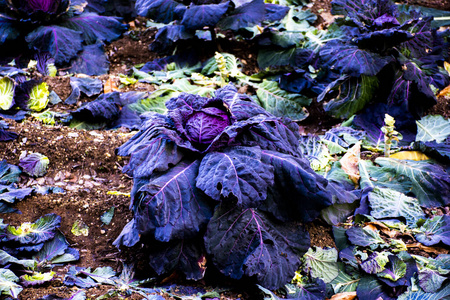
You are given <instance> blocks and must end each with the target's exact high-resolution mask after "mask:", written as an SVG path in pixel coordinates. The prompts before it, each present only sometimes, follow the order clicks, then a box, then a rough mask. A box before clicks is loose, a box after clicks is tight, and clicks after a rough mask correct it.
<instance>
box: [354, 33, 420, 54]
mask: <svg viewBox="0 0 450 300" xmlns="http://www.w3.org/2000/svg"><path fill="white" fill-rule="evenodd" d="M413 37H414V36H413V35H412V34H411V33H409V32H407V31H403V30H399V29H397V28H389V29H384V30H377V31H372V32H369V33H365V34H362V35H361V36H360V37H358V38H356V39H355V43H356V44H357V45H358V47H360V48H361V49H370V50H372V51H376V52H377V53H380V52H381V53H383V52H384V51H386V49H389V48H392V47H395V46H397V45H399V44H401V43H402V42H405V41H408V40H410V39H412V38H413Z"/></svg>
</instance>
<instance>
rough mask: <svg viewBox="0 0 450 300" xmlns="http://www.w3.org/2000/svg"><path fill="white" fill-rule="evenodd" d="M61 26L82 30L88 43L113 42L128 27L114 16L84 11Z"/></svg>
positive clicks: (83, 36)
mask: <svg viewBox="0 0 450 300" xmlns="http://www.w3.org/2000/svg"><path fill="white" fill-rule="evenodd" d="M61 26H64V27H67V28H70V29H73V30H75V31H80V32H81V33H82V35H81V37H82V38H83V40H84V42H85V43H86V44H88V45H89V44H94V43H96V42H97V40H100V41H106V42H112V41H114V40H116V39H118V38H119V37H120V36H121V35H122V33H123V32H125V30H126V29H127V26H126V25H123V24H122V23H121V22H119V21H118V20H117V19H116V18H114V17H106V16H99V15H97V14H96V13H83V14H81V15H79V16H74V17H72V18H70V19H67V20H66V21H65V22H62V23H61Z"/></svg>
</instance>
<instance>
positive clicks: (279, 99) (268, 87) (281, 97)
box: [256, 80, 312, 121]
mask: <svg viewBox="0 0 450 300" xmlns="http://www.w3.org/2000/svg"><path fill="white" fill-rule="evenodd" d="M256 88H257V91H256V95H257V96H258V101H259V103H260V105H261V106H262V107H263V108H264V109H265V110H267V111H268V112H270V113H272V114H274V115H275V116H278V117H283V116H285V117H288V118H291V119H293V120H298V121H301V120H304V119H306V117H307V116H308V115H309V113H308V112H307V110H306V108H305V106H308V105H310V104H311V101H312V99H311V98H307V97H305V96H302V95H300V94H293V93H289V92H286V91H284V90H282V89H280V87H279V85H278V83H276V82H275V81H268V80H265V81H263V82H262V83H261V84H258V85H257V86H256Z"/></svg>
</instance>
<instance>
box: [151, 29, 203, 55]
mask: <svg viewBox="0 0 450 300" xmlns="http://www.w3.org/2000/svg"><path fill="white" fill-rule="evenodd" d="M194 36H195V31H193V30H188V29H187V28H186V27H184V26H183V25H167V26H164V27H163V28H161V29H160V30H158V33H156V35H155V41H154V42H153V43H151V44H150V50H151V51H155V52H164V51H168V50H169V49H171V47H172V46H173V44H174V43H175V42H176V41H178V40H188V39H191V38H193V37H194Z"/></svg>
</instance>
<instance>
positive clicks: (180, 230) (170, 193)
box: [133, 160, 212, 242]
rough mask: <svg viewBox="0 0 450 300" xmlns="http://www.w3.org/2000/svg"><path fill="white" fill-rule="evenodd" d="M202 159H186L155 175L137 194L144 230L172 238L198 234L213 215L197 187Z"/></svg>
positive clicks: (137, 212) (139, 225)
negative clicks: (196, 182) (196, 181)
mask: <svg viewBox="0 0 450 300" xmlns="http://www.w3.org/2000/svg"><path fill="white" fill-rule="evenodd" d="M199 166H200V161H199V160H195V161H182V162H180V163H178V164H177V165H176V166H175V167H173V168H171V169H169V170H168V171H166V172H164V173H161V174H158V176H154V177H153V178H151V179H150V180H149V181H148V183H147V184H145V185H143V186H142V187H141V188H140V189H139V191H138V192H137V193H136V194H135V195H134V198H135V199H134V203H133V206H134V207H133V211H134V213H135V215H134V218H135V222H136V227H137V228H138V230H139V232H140V233H141V234H153V235H154V237H155V239H156V240H158V241H162V242H168V241H170V240H174V239H184V238H190V237H193V236H195V235H196V234H197V233H198V232H199V231H200V230H201V229H202V228H204V226H205V225H206V223H207V222H208V220H209V218H210V217H211V215H212V211H211V208H210V206H209V204H208V203H207V202H206V199H205V197H204V196H203V194H202V192H201V191H200V190H198V189H197V188H196V187H195V180H196V178H197V174H198V169H199Z"/></svg>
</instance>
